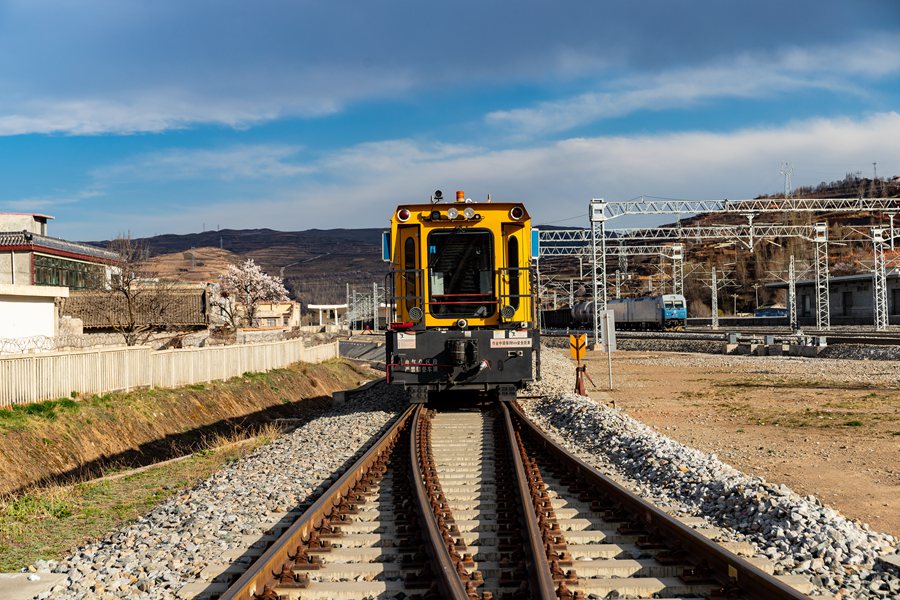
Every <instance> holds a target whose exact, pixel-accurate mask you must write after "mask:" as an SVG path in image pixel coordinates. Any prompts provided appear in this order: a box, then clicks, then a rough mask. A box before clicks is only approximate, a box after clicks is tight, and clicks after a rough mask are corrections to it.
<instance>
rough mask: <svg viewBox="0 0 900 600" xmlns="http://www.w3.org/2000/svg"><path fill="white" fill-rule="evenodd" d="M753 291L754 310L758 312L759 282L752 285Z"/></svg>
mask: <svg viewBox="0 0 900 600" xmlns="http://www.w3.org/2000/svg"><path fill="white" fill-rule="evenodd" d="M753 291H754V293H756V310H759V282H758V281H757V282H756V283H754V284H753Z"/></svg>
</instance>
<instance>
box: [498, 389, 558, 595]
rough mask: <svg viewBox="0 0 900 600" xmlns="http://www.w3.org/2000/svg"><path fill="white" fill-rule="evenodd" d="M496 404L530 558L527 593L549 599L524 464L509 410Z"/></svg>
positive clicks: (547, 568) (547, 571)
mask: <svg viewBox="0 0 900 600" xmlns="http://www.w3.org/2000/svg"><path fill="white" fill-rule="evenodd" d="M498 404H499V405H500V410H501V412H502V413H503V422H504V425H505V431H506V437H507V441H509V451H510V453H511V454H512V464H513V469H514V471H515V474H516V487H517V488H518V495H519V502H520V508H521V510H522V516H523V517H524V519H525V523H524V526H525V528H524V531H523V533H524V534H525V535H526V536H527V537H528V552H527V553H526V556H527V558H528V559H530V561H531V569H529V575H530V577H531V596H532V597H533V598H543V599H544V600H553V599H555V598H556V589H555V587H554V583H553V575H552V573H551V571H550V563H549V562H548V561H547V554H546V553H545V552H544V542H543V538H542V536H541V530H540V529H539V528H538V522H537V515H535V512H534V506H533V505H532V503H531V493H530V492H529V490H528V481H527V477H526V475H525V465H524V464H523V463H522V456H521V455H520V454H519V447H518V444H517V443H516V431H515V428H513V423H512V418H511V417H510V414H509V409H508V408H507V407H506V405H507V403H506V402H498Z"/></svg>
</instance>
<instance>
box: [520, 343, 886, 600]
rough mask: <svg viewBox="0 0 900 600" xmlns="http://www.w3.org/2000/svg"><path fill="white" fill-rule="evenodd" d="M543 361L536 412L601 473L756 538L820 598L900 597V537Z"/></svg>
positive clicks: (551, 356)
mask: <svg viewBox="0 0 900 600" xmlns="http://www.w3.org/2000/svg"><path fill="white" fill-rule="evenodd" d="M723 358H724V357H723ZM732 360H733V359H732ZM542 362H543V368H542V371H543V376H544V377H543V380H542V381H541V382H540V383H538V384H536V385H535V386H534V387H533V388H532V389H529V390H528V392H527V393H529V394H535V393H537V394H542V395H544V396H545V397H544V398H542V399H540V400H535V401H527V402H524V403H523V405H524V408H525V410H526V412H527V413H528V414H529V416H530V417H531V418H533V419H534V420H535V421H536V422H537V423H539V424H540V425H541V426H542V427H544V429H545V430H547V431H549V432H550V433H551V434H553V435H554V437H555V438H556V439H557V440H558V441H560V442H562V443H563V444H565V445H566V446H567V447H568V448H569V449H571V450H574V451H576V454H578V455H579V456H581V457H582V458H583V459H585V460H587V461H588V462H590V463H591V464H593V465H595V466H596V467H598V468H599V469H600V470H601V471H604V472H606V473H608V474H610V475H612V476H614V477H615V478H616V479H619V480H621V481H623V483H626V484H628V485H629V487H631V488H632V489H635V490H636V491H638V492H639V493H641V494H642V495H643V496H645V497H647V498H649V499H651V500H652V501H654V502H656V503H658V504H660V505H661V506H664V507H666V508H667V509H668V510H671V511H672V512H675V513H680V514H685V515H694V516H702V517H705V518H706V519H707V520H708V521H709V522H710V523H711V524H712V525H714V526H717V527H720V528H723V530H724V531H725V532H726V533H727V534H729V535H731V536H733V537H734V539H739V540H746V541H751V542H753V543H754V544H756V546H757V548H758V549H759V551H760V555H762V556H766V557H768V558H769V559H770V560H772V561H773V562H774V563H775V564H776V568H777V569H778V570H779V572H781V573H794V574H802V575H806V576H809V577H810V579H811V581H812V583H813V584H814V585H815V586H816V587H817V590H818V592H819V593H822V592H830V593H833V594H837V595H838V596H839V597H845V598H894V597H900V579H898V577H897V573H896V571H890V570H889V569H888V568H887V567H885V566H884V565H883V564H882V563H880V562H879V561H877V560H876V559H877V558H878V557H879V556H880V555H883V554H886V553H891V552H896V547H897V540H896V539H895V538H894V537H893V536H891V535H889V534H885V533H879V532H875V531H872V530H871V529H870V528H869V527H868V526H867V525H865V524H860V523H856V522H853V521H851V520H849V519H847V518H846V517H844V516H842V515H841V514H840V513H838V512H837V511H836V510H834V509H832V508H829V507H827V506H825V505H823V504H822V502H821V501H819V499H817V498H816V497H814V496H805V497H801V496H799V495H798V494H796V493H794V492H793V491H791V489H790V488H788V487H787V486H785V485H780V486H775V485H772V484H769V483H767V482H766V481H765V480H764V479H762V478H759V477H753V476H750V475H747V474H745V473H742V472H740V471H738V470H737V469H734V468H733V467H731V466H730V465H727V464H725V463H723V462H721V461H720V460H719V459H718V458H717V457H716V456H715V455H714V454H708V453H706V452H702V451H699V450H696V449H693V448H689V447H686V446H684V445H682V444H681V443H679V442H677V441H675V440H672V439H670V438H668V437H666V436H664V435H661V434H659V433H657V432H656V431H654V430H653V429H651V428H650V427H648V426H646V425H644V424H642V423H640V422H638V421H636V420H635V419H633V418H631V417H630V416H628V415H626V414H625V413H623V412H621V411H619V410H615V409H611V408H607V407H605V406H602V405H600V404H598V403H597V402H596V401H594V400H592V399H590V398H586V397H583V396H578V395H575V394H573V393H571V391H570V389H571V385H572V380H573V368H572V364H571V363H570V362H569V361H568V360H567V359H566V358H564V357H563V355H562V353H560V352H558V351H555V352H554V351H549V350H545V352H544V354H543V356H542Z"/></svg>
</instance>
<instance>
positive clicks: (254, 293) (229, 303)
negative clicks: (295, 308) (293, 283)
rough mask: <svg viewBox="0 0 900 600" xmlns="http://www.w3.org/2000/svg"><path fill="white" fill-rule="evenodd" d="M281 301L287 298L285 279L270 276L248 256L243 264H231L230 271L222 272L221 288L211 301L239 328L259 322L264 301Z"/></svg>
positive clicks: (220, 277) (234, 326) (231, 325)
mask: <svg viewBox="0 0 900 600" xmlns="http://www.w3.org/2000/svg"><path fill="white" fill-rule="evenodd" d="M279 300H287V290H286V289H285V288H284V283H283V282H282V280H281V279H280V278H278V277H274V276H272V275H267V274H266V273H264V272H263V270H262V269H260V268H259V265H257V264H256V263H255V262H253V259H252V258H248V259H247V260H245V261H244V262H243V263H241V265H240V266H237V265H228V270H227V271H225V272H224V273H222V274H221V275H219V286H218V290H216V292H215V293H214V294H213V296H212V298H211V300H210V303H211V304H212V305H213V306H215V307H217V308H218V309H219V310H220V311H221V314H222V317H223V318H224V319H225V321H226V322H227V323H228V325H229V326H230V327H231V328H232V329H237V328H238V327H239V326H240V325H241V324H242V323H246V324H247V325H248V326H250V327H252V326H254V325H255V323H256V311H257V309H258V308H259V305H260V304H262V303H265V302H278V301H279Z"/></svg>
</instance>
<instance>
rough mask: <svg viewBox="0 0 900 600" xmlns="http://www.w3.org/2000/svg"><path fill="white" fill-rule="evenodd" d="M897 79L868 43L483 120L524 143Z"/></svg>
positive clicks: (649, 81)
mask: <svg viewBox="0 0 900 600" xmlns="http://www.w3.org/2000/svg"><path fill="white" fill-rule="evenodd" d="M898 72H900V46H897V44H896V40H894V39H889V40H888V39H885V38H883V37H876V38H875V39H871V40H867V41H864V42H861V43H854V44H852V45H843V46H827V47H819V48H811V49H810V48H807V49H799V48H793V49H788V50H786V51H783V52H781V53H779V54H778V55H776V56H774V57H771V56H765V55H762V54H757V55H747V54H745V55H742V56H740V57H737V58H735V59H731V60H729V61H728V62H724V63H723V62H717V63H713V64H709V65H705V66H700V67H690V68H681V69H674V70H670V71H666V72H663V73H660V74H657V75H654V76H641V77H629V78H624V79H620V80H617V81H614V82H612V83H611V84H608V85H607V86H606V87H607V88H608V91H603V92H588V93H583V94H579V95H577V96H574V97H570V98H566V99H562V100H557V101H548V102H542V103H540V104H538V105H536V106H534V107H530V108H518V109H511V110H501V111H494V112H491V113H489V114H488V115H487V116H486V118H485V119H486V121H487V123H488V124H491V125H494V126H499V127H502V128H505V129H507V130H509V131H510V132H511V133H512V134H513V135H514V136H519V137H527V136H531V135H539V134H547V133H556V132H561V131H566V130H570V129H573V128H575V127H578V126H580V125H585V124H588V123H591V122H594V121H598V120H601V119H607V118H613V117H619V116H623V115H627V114H631V113H634V112H637V111H640V110H662V109H671V108H684V107H689V106H694V105H697V104H700V103H703V102H708V101H710V100H713V99H722V98H764V97H771V96H776V95H782V94H785V93H788V92H792V91H797V90H802V89H822V90H831V91H835V92H839V93H842V94H853V95H858V94H863V93H865V92H864V91H863V88H861V87H860V85H859V84H858V83H853V82H855V81H856V80H857V79H858V78H859V77H870V78H878V77H884V76H888V75H893V74H896V73H898Z"/></svg>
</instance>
